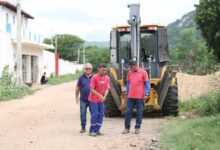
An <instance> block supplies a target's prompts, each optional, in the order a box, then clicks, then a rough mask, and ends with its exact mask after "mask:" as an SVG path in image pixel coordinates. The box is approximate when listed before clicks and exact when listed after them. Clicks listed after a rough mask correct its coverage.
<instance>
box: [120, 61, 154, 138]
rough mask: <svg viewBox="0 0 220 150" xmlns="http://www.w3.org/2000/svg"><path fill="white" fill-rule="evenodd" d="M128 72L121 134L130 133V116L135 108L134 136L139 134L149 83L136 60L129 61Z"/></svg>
mask: <svg viewBox="0 0 220 150" xmlns="http://www.w3.org/2000/svg"><path fill="white" fill-rule="evenodd" d="M129 65H130V68H131V69H130V70H129V72H128V76H127V85H126V94H127V107H126V112H125V130H124V132H123V134H127V133H129V132H130V124H131V116H132V112H133V108H134V106H136V109H137V113H136V125H135V134H139V132H140V127H141V123H142V118H143V106H144V97H145V96H148V95H149V93H150V82H149V80H148V75H147V73H146V71H145V70H143V69H141V68H140V67H139V66H138V65H137V62H136V60H134V59H131V60H130V61H129Z"/></svg>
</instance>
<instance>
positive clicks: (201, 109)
mask: <svg viewBox="0 0 220 150" xmlns="http://www.w3.org/2000/svg"><path fill="white" fill-rule="evenodd" d="M179 107H180V111H191V112H194V113H196V114H198V115H202V116H208V115H215V114H217V113H220V92H218V91H214V92H210V93H208V94H205V95H202V96H200V97H198V98H196V99H192V100H189V101H185V102H181V101H180V103H179Z"/></svg>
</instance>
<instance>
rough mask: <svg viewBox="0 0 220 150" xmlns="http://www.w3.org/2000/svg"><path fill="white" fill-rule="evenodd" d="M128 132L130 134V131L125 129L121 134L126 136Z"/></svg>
mask: <svg viewBox="0 0 220 150" xmlns="http://www.w3.org/2000/svg"><path fill="white" fill-rule="evenodd" d="M129 132H130V130H129V129H126V128H125V130H124V131H123V132H122V134H128V133H129Z"/></svg>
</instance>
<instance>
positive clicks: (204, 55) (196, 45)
mask: <svg viewBox="0 0 220 150" xmlns="http://www.w3.org/2000/svg"><path fill="white" fill-rule="evenodd" d="M170 58H171V63H172V64H179V66H180V68H181V70H182V71H184V72H188V73H192V74H194V73H196V74H200V75H204V74H207V73H210V72H212V71H213V70H215V64H216V63H217V62H216V57H215V56H214V55H213V52H212V51H208V48H207V46H206V42H205V41H204V39H198V38H197V34H196V29H195V28H186V29H184V30H182V31H181V32H180V36H179V40H178V42H177V48H176V49H171V50H170Z"/></svg>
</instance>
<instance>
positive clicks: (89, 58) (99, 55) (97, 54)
mask: <svg viewBox="0 0 220 150" xmlns="http://www.w3.org/2000/svg"><path fill="white" fill-rule="evenodd" d="M85 51H86V62H89V63H91V64H92V65H93V71H94V72H97V68H98V65H99V64H100V63H106V64H109V63H110V58H109V49H108V48H98V47H96V46H88V47H86V49H85Z"/></svg>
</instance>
